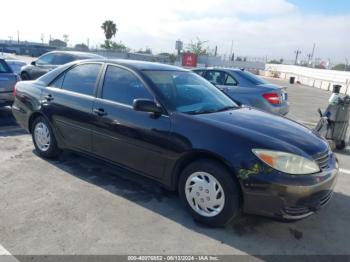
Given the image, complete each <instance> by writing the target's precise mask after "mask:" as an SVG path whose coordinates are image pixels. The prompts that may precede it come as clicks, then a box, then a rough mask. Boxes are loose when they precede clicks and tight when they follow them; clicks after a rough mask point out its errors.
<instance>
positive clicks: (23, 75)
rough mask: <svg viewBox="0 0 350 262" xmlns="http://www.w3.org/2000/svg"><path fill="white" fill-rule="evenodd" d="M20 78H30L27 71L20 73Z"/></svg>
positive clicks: (24, 79)
mask: <svg viewBox="0 0 350 262" xmlns="http://www.w3.org/2000/svg"><path fill="white" fill-rule="evenodd" d="M21 79H22V80H23V81H27V80H30V76H29V74H28V73H27V72H22V73H21Z"/></svg>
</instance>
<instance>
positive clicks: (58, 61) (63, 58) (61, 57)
mask: <svg viewBox="0 0 350 262" xmlns="http://www.w3.org/2000/svg"><path fill="white" fill-rule="evenodd" d="M72 61H74V57H73V56H71V55H66V54H56V55H55V56H54V58H53V60H52V64H54V65H64V64H67V63H69V62H72Z"/></svg>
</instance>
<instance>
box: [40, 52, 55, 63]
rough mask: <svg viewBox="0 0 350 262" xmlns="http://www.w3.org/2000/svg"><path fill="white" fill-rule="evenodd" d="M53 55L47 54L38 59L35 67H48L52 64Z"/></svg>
mask: <svg viewBox="0 0 350 262" xmlns="http://www.w3.org/2000/svg"><path fill="white" fill-rule="evenodd" d="M53 58H54V55H53V54H47V55H43V56H41V57H39V59H38V60H37V61H36V64H37V65H49V64H52V62H53Z"/></svg>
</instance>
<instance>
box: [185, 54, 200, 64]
mask: <svg viewBox="0 0 350 262" xmlns="http://www.w3.org/2000/svg"><path fill="white" fill-rule="evenodd" d="M182 66H186V67H196V66H197V55H196V54H191V53H184V54H182Z"/></svg>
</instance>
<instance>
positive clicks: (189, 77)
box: [144, 71, 238, 114]
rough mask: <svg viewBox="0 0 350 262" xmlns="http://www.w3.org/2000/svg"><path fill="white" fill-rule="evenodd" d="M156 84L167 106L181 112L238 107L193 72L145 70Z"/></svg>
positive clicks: (222, 109) (193, 112)
mask: <svg viewBox="0 0 350 262" xmlns="http://www.w3.org/2000/svg"><path fill="white" fill-rule="evenodd" d="M144 73H145V74H146V75H147V76H148V77H149V78H150V80H151V81H152V82H153V83H154V84H155V85H156V87H157V88H158V90H159V92H160V93H161V95H162V97H163V99H164V100H165V102H166V105H165V106H166V107H168V108H170V109H171V110H175V111H177V112H181V113H187V114H205V113H214V112H219V111H225V110H229V109H232V108H236V107H238V105H237V104H235V102H233V101H232V100H231V99H230V98H229V97H228V96H226V95H225V94H224V93H223V92H221V91H220V90H219V89H217V88H216V87H215V86H213V85H212V84H210V83H209V82H208V81H206V80H205V79H203V78H202V77H200V76H198V75H197V74H195V73H192V72H181V71H144Z"/></svg>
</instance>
